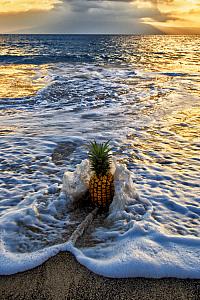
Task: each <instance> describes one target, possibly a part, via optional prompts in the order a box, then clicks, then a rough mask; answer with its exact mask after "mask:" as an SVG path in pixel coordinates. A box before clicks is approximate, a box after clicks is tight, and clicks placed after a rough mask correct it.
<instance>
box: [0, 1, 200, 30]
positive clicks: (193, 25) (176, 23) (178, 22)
mask: <svg viewBox="0 0 200 300" xmlns="http://www.w3.org/2000/svg"><path fill="white" fill-rule="evenodd" d="M0 33H108V34H112V33H121V34H123V33H125V34H162V33H164V34H200V0H26V1H25V0H0Z"/></svg>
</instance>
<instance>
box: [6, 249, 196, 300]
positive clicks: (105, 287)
mask: <svg viewBox="0 0 200 300" xmlns="http://www.w3.org/2000/svg"><path fill="white" fill-rule="evenodd" d="M0 299H1V300H6V299H9V300H11V299H17V300H18V299H20V300H21V299H23V300H29V299H36V300H40V299H43V300H48V299H52V300H57V299H58V300H62V299H75V300H78V299H98V300H99V299H102V300H103V299H104V300H105V299H112V300H115V299H119V300H123V299H136V300H140V299H141V300H154V299H156V300H157V299H158V300H200V280H179V279H173V278H169V279H145V278H131V279H110V278H104V277H101V276H98V275H96V274H94V273H92V272H90V271H89V270H87V269H86V268H85V267H83V266H81V265H80V264H79V263H78V262H77V261H76V260H75V258H74V257H73V256H72V255H71V254H70V253H60V254H58V255H57V256H55V257H53V258H51V259H49V260H48V261H47V262H45V263H44V264H43V265H41V266H39V267H37V268H35V269H32V270H30V271H26V272H23V273H19V274H15V275H10V276H0Z"/></svg>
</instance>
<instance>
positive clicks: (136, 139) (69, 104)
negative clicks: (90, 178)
mask: <svg viewBox="0 0 200 300" xmlns="http://www.w3.org/2000/svg"><path fill="white" fill-rule="evenodd" d="M199 100H200V36H123V35H1V36H0V124H1V126H0V170H1V172H0V274H11V273H16V272H19V271H23V270H26V269H29V268H32V267H34V266H36V265H38V264H40V263H42V262H43V261H45V260H46V259H48V258H49V257H50V256H52V255H55V254H56V253H57V252H59V251H60V250H69V251H71V252H72V253H74V255H75V256H76V257H77V259H78V260H79V261H80V262H81V263H82V264H84V265H86V266H87V267H88V268H90V269H91V270H93V271H94V272H96V273H99V274H102V275H106V276H110V277H135V276H146V277H164V276H176V277H191V278H200V175H199V174H200V151H199V150H200V138H199V133H200V102H199ZM94 138H96V139H97V140H98V141H105V140H107V139H111V145H112V147H113V155H114V156H115V157H116V160H117V161H118V164H123V165H125V166H126V168H127V170H129V171H130V172H131V176H132V182H133V185H134V189H135V190H136V191H137V194H138V202H137V203H135V202H134V203H133V202H131V199H129V201H128V202H127V203H126V207H124V208H123V211H122V210H121V211H120V213H119V214H118V213H117V212H116V218H115V217H113V218H112V222H111V221H110V223H109V222H107V223H109V226H108V224H107V223H106V222H105V224H104V222H103V223H102V222H99V223H98V222H97V223H96V226H94V227H93V228H92V229H91V230H90V233H88V235H90V237H89V240H90V242H88V243H87V241H84V242H83V241H82V243H81V242H80V243H78V244H77V245H76V246H72V245H71V244H69V243H67V240H68V238H69V236H70V234H71V232H72V231H73V230H74V228H76V226H78V224H79V223H80V222H81V221H82V220H83V218H84V217H85V215H86V213H87V212H82V213H81V212H80V211H79V212H77V211H68V209H67V197H66V195H64V194H63V192H62V182H63V175H64V173H65V171H74V170H75V169H76V166H77V165H78V164H80V163H81V161H82V160H84V159H85V158H86V157H87V149H86V147H85V144H86V143H87V142H88V141H90V140H92V139H94ZM123 192H124V193H126V191H125V190H123ZM144 203H147V204H148V205H144ZM108 219H109V218H108ZM91 240H92V241H93V242H91Z"/></svg>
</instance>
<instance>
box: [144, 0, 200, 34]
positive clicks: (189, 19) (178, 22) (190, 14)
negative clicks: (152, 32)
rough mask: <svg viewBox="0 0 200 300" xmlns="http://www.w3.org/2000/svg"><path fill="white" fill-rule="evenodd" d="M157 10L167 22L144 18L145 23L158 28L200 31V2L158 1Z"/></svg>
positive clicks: (196, 0) (186, 0)
mask: <svg viewBox="0 0 200 300" xmlns="http://www.w3.org/2000/svg"><path fill="white" fill-rule="evenodd" d="M156 6H157V8H158V9H159V11H160V12H161V14H162V15H163V17H164V18H165V20H164V21H163V20H162V21H160V20H155V19H153V18H148V17H147V18H143V22H144V23H146V24H151V25H153V26H155V27H157V28H162V29H166V32H167V29H168V28H170V27H171V28H175V29H176V28H183V29H184V28H191V29H192V28H193V29H196V30H197V31H198V30H199V31H200V2H199V0H184V1H183V0H173V1H170V2H169V1H158V2H157V3H156ZM164 31H165V30H164Z"/></svg>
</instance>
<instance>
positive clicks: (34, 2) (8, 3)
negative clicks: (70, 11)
mask: <svg viewBox="0 0 200 300" xmlns="http://www.w3.org/2000/svg"><path fill="white" fill-rule="evenodd" d="M60 3H62V0H29V1H25V0H15V1H12V0H1V6H0V13H1V14H2V13H6V14H9V13H23V12H29V11H38V10H39V11H48V10H51V9H53V8H54V7H55V6H56V5H57V4H60Z"/></svg>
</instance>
